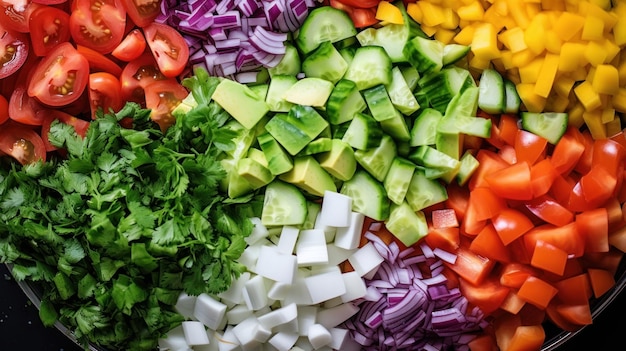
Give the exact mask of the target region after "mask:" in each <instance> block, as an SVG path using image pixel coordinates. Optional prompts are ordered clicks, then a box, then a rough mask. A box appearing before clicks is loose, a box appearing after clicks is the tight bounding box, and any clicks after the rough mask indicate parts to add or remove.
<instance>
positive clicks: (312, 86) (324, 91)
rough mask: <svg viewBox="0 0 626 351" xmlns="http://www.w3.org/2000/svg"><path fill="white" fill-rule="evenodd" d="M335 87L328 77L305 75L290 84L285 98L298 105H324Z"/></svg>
mask: <svg viewBox="0 0 626 351" xmlns="http://www.w3.org/2000/svg"><path fill="white" fill-rule="evenodd" d="M334 87H335V85H334V84H333V82H331V81H328V80H326V79H322V78H315V77H305V78H302V79H300V80H298V81H297V82H296V83H295V84H293V85H292V86H290V87H289V88H288V89H287V90H286V91H285V93H284V94H283V98H284V99H285V101H288V102H291V103H294V104H298V105H305V106H314V107H324V106H325V105H326V101H328V97H329V96H330V93H331V92H332V91H333V88H334Z"/></svg>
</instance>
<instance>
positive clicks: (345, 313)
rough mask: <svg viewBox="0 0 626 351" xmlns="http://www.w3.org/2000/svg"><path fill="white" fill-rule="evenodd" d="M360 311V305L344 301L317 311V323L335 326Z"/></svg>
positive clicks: (330, 326) (328, 326) (327, 326)
mask: <svg viewBox="0 0 626 351" xmlns="http://www.w3.org/2000/svg"><path fill="white" fill-rule="evenodd" d="M357 312H359V307H358V306H356V305H355V304H352V303H344V304H342V305H339V306H335V307H331V308H323V309H320V310H319V311H318V312H317V323H319V324H321V325H323V326H324V327H326V328H334V327H336V326H338V325H339V324H341V323H343V322H345V321H347V320H348V319H349V318H350V317H352V316H354V315H355V314H356V313H357Z"/></svg>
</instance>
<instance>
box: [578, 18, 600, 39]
mask: <svg viewBox="0 0 626 351" xmlns="http://www.w3.org/2000/svg"><path fill="white" fill-rule="evenodd" d="M580 38H581V39H582V40H602V39H604V22H602V20H601V19H600V18H598V17H596V16H593V15H588V16H586V17H585V25H584V26H583V31H582V33H581V34H580Z"/></svg>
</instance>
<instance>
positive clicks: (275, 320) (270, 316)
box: [257, 303, 298, 330]
mask: <svg viewBox="0 0 626 351" xmlns="http://www.w3.org/2000/svg"><path fill="white" fill-rule="evenodd" d="M296 317H298V308H297V306H296V304H295V303H290V304H289V305H286V306H283V307H281V308H277V309H275V310H273V311H271V312H268V313H265V314H264V315H262V316H259V317H258V318H257V319H258V320H259V324H261V325H262V326H263V327H264V328H266V329H270V330H271V329H272V328H274V327H276V326H278V325H281V324H285V323H289V322H291V321H292V320H294V319H296Z"/></svg>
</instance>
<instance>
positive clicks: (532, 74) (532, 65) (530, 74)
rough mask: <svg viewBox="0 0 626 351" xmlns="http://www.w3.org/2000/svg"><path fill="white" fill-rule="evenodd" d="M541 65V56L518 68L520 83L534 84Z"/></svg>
mask: <svg viewBox="0 0 626 351" xmlns="http://www.w3.org/2000/svg"><path fill="white" fill-rule="evenodd" d="M542 65H543V56H538V57H535V58H534V59H533V60H532V61H531V62H529V63H527V64H525V65H523V66H518V67H519V77H520V81H521V82H522V83H535V82H537V79H539V72H540V71H541V66H542Z"/></svg>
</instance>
